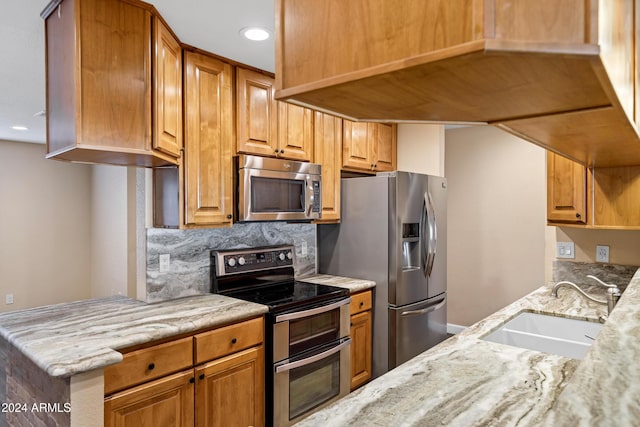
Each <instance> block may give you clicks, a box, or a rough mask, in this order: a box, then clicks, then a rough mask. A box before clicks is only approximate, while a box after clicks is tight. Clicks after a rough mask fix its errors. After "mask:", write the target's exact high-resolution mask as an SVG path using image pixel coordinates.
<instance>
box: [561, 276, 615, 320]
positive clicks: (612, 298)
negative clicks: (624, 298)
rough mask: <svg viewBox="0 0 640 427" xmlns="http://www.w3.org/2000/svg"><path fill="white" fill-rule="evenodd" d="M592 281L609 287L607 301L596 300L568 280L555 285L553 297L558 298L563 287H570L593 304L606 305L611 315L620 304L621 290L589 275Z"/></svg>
mask: <svg viewBox="0 0 640 427" xmlns="http://www.w3.org/2000/svg"><path fill="white" fill-rule="evenodd" d="M587 277H588V278H590V279H593V280H595V281H596V282H598V283H599V284H600V285H603V286H606V287H607V299H606V300H601V299H598V298H594V297H592V296H591V295H588V294H587V293H586V292H585V291H583V290H582V289H580V288H579V287H578V286H577V285H576V284H575V283H572V282H569V281H567V280H563V281H561V282H558V283H556V284H555V286H554V287H553V289H552V290H551V296H552V297H555V298H558V289H560V288H562V287H568V288H573V289H575V290H576V291H578V293H580V294H582V295H583V296H584V297H585V298H587V299H589V300H591V301H593V302H597V303H599V304H606V305H607V314H611V311H612V310H613V307H615V306H616V304H617V303H618V300H619V299H620V295H622V293H621V292H620V289H618V287H617V286H616V285H612V284H609V283H604V282H603V281H602V280H600V279H598V278H597V277H595V276H592V275H588V276H587Z"/></svg>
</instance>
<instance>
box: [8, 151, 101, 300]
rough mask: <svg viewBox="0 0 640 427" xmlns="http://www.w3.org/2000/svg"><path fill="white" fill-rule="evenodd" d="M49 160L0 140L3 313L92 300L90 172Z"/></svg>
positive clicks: (84, 168) (73, 165) (83, 166)
mask: <svg viewBox="0 0 640 427" xmlns="http://www.w3.org/2000/svg"><path fill="white" fill-rule="evenodd" d="M44 155H45V147H44V145H39V144H28V143H22V142H21V143H18V142H8V141H0V159H2V167H0V311H8V310H15V309H18V308H26V307H34V306H39V305H44V304H52V303H57V302H65V301H73V300H78V299H83V298H89V297H90V296H91V287H90V286H89V281H90V263H91V256H90V253H91V246H90V240H91V239H90V233H91V225H90V224H91V211H90V203H89V202H90V198H91V169H90V167H89V166H87V165H80V164H71V163H66V162H59V161H54V160H46V159H45V158H44ZM6 294H13V296H14V304H13V305H5V296H6Z"/></svg>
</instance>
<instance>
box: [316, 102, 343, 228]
mask: <svg viewBox="0 0 640 427" xmlns="http://www.w3.org/2000/svg"><path fill="white" fill-rule="evenodd" d="M314 122H315V123H314V134H315V137H314V149H313V152H314V154H313V159H314V160H313V161H314V162H315V163H319V164H320V165H321V166H322V221H336V220H339V219H340V169H341V165H342V119H339V118H338V117H334V116H330V115H328V114H324V113H319V112H316V113H315V120H314Z"/></svg>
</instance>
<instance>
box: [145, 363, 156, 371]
mask: <svg viewBox="0 0 640 427" xmlns="http://www.w3.org/2000/svg"><path fill="white" fill-rule="evenodd" d="M155 367H156V364H155V363H153V362H151V363H149V366H147V368H148V369H149V370H150V371H152V370H153V369H154V368H155Z"/></svg>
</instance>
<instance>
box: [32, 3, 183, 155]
mask: <svg viewBox="0 0 640 427" xmlns="http://www.w3.org/2000/svg"><path fill="white" fill-rule="evenodd" d="M152 12H153V8H152V7H150V6H149V5H147V4H146V3H142V2H135V1H124V0H112V1H103V0H63V1H53V2H52V3H50V4H49V6H48V7H47V8H46V9H45V11H44V12H43V17H44V18H45V35H46V42H45V45H46V77H47V158H55V159H61V160H70V161H77V162H88V163H106V164H115V165H132V166H158V165H168V164H177V163H178V156H179V147H180V144H181V132H182V124H181V122H180V117H181V108H182V100H181V99H180V93H181V92H180V88H181V75H180V72H179V67H180V54H179V47H178V46H177V44H176V40H172V36H171V34H170V31H169V30H168V29H167V28H166V27H164V26H163V24H162V23H161V22H160V21H159V20H158V17H155V16H154V15H153V13H152ZM154 27H155V29H156V30H157V31H156V32H155V33H154V31H153V29H154ZM156 37H160V39H159V40H155V39H156ZM155 42H158V43H155ZM156 45H157V46H156ZM155 47H158V50H157V53H159V54H160V57H155V53H156V49H155ZM157 67H161V68H160V69H159V70H158V69H156V68H157ZM152 75H154V76H156V80H155V85H154V81H153V80H152ZM154 91H155V93H153V92H154ZM153 99H157V100H159V101H160V102H159V104H158V108H156V109H155V110H154V109H153V108H152V100H153ZM153 111H155V116H156V120H157V126H156V127H154V126H153V116H154V113H153ZM158 131H160V132H161V134H158V135H156V133H157V132H158ZM156 148H157V149H156Z"/></svg>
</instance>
